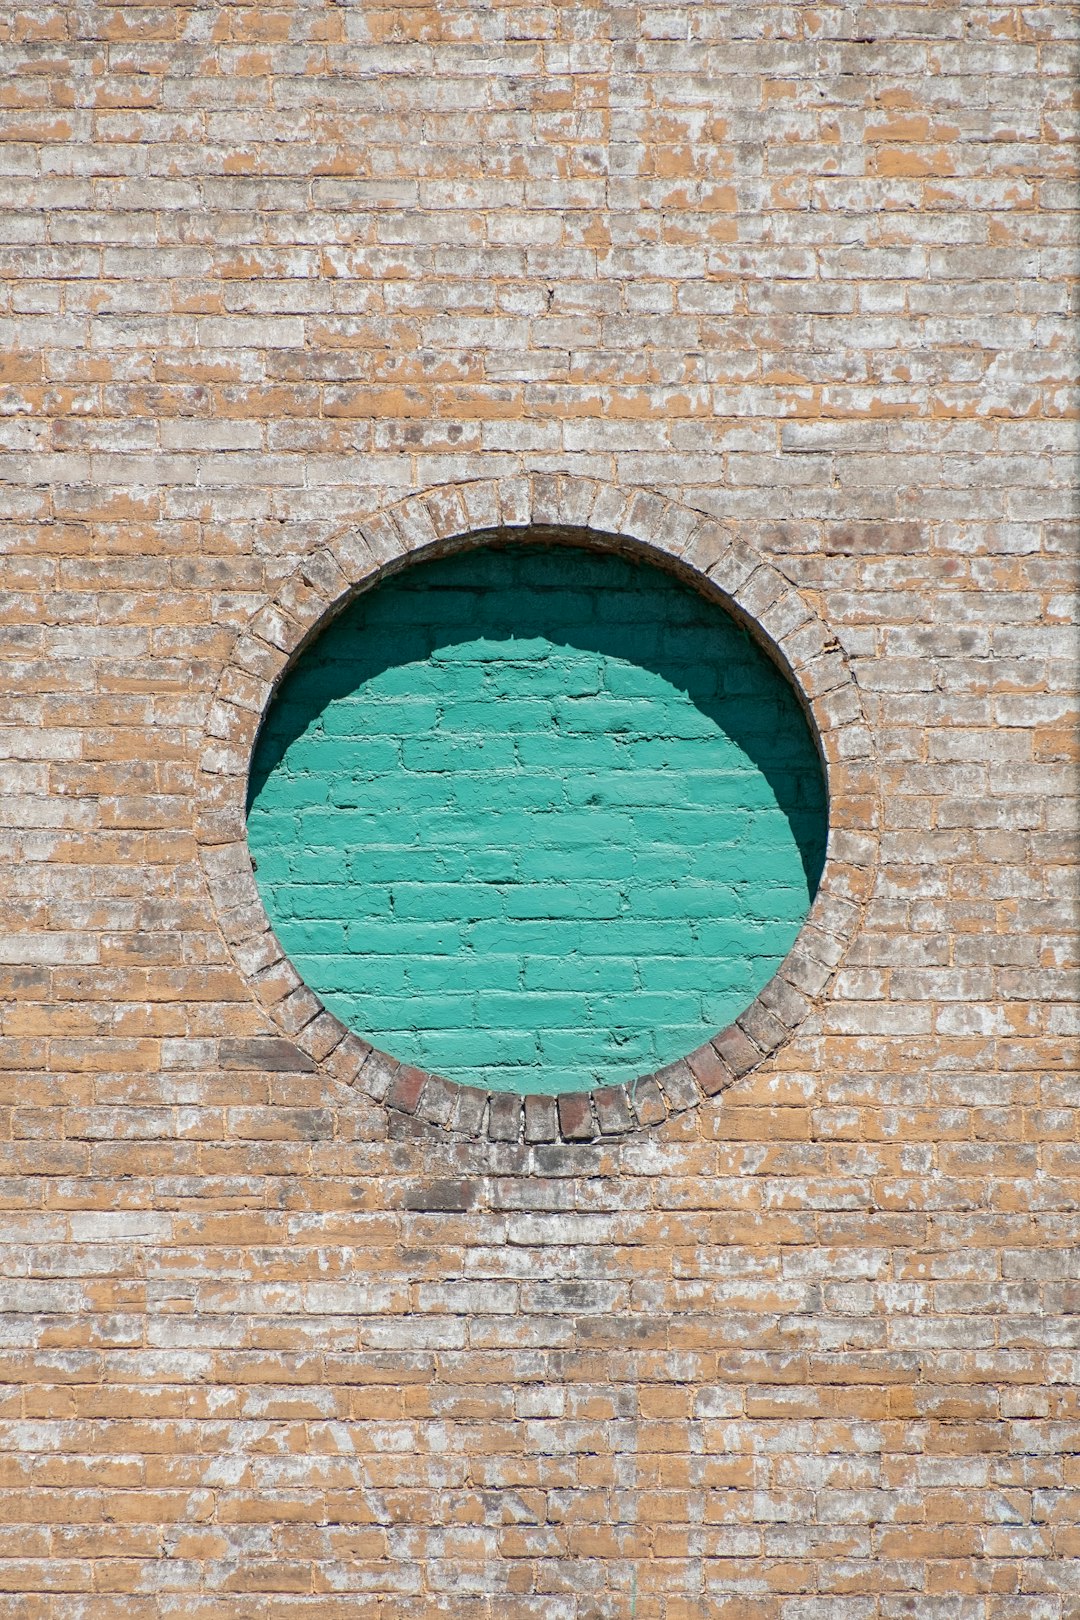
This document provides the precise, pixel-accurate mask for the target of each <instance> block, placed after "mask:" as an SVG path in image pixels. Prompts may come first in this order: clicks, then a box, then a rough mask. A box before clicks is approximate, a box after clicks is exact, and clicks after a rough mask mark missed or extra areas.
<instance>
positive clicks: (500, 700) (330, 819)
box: [247, 539, 828, 1097]
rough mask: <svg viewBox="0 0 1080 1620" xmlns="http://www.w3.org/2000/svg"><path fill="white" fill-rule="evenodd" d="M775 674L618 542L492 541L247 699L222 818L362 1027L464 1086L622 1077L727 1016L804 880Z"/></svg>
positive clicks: (820, 849) (780, 683)
mask: <svg viewBox="0 0 1080 1620" xmlns="http://www.w3.org/2000/svg"><path fill="white" fill-rule="evenodd" d="M827 822H828V816H827V800H826V789H825V779H824V774H823V770H822V765H821V760H820V758H819V753H818V748H817V744H816V742H815V740H814V737H813V735H812V733H811V730H810V726H809V724H808V722H807V719H806V717H805V715H804V712H803V708H802V706H801V705H800V701H799V699H798V697H797V696H796V693H795V690H794V688H793V687H792V685H791V684H790V683H789V681H788V679H787V678H786V676H785V675H783V674H782V673H781V672H780V670H779V669H778V668H777V666H776V664H774V663H773V661H772V660H771V659H770V658H769V657H768V656H767V655H766V653H765V652H764V651H763V650H762V649H761V647H760V646H759V645H758V643H757V642H756V641H755V640H754V639H753V638H752V637H751V635H750V634H749V633H748V631H747V630H746V629H745V628H744V627H743V625H742V624H741V623H740V622H738V621H737V619H736V618H735V617H733V616H732V615H731V614H730V613H728V612H727V611H726V609H725V608H724V607H723V606H722V605H721V604H720V603H719V602H718V601H716V600H712V599H710V598H709V597H707V596H705V595H703V594H700V593H699V592H698V591H697V590H695V589H693V588H692V587H691V586H690V585H688V584H684V583H683V582H682V581H681V580H679V579H676V578H674V577H673V576H672V575H671V574H669V573H667V572H665V571H663V570H661V569H659V568H657V567H655V566H654V565H653V564H651V563H649V562H647V561H644V560H641V559H639V558H634V559H631V558H629V557H627V556H623V555H618V554H616V553H614V552H612V551H605V550H600V549H593V548H591V547H585V546H583V545H554V544H550V543H547V544H532V543H529V542H528V540H526V541H524V542H523V541H522V540H520V539H517V540H514V541H513V542H512V543H508V544H499V543H494V544H492V543H488V544H482V545H478V546H475V547H474V548H473V549H465V550H460V551H457V552H456V553H454V554H453V555H450V556H444V557H439V558H436V559H435V560H428V561H420V562H417V563H414V564H412V565H411V566H406V567H404V568H402V569H401V570H400V571H399V572H397V573H395V574H393V575H391V576H390V577H387V578H383V579H382V580H381V582H379V583H377V584H376V585H374V587H373V588H371V589H369V590H366V591H364V592H363V593H362V594H360V595H359V596H356V597H354V598H353V600H352V601H351V602H350V603H349V604H348V606H346V608H345V609H344V611H343V612H341V613H340V614H339V615H338V616H337V617H336V618H334V619H332V620H331V621H330V623H329V624H328V625H327V626H326V628H325V629H323V630H322V632H321V633H320V634H319V635H318V636H317V637H316V638H315V639H314V640H312V641H311V642H309V644H308V645H307V647H306V649H305V650H304V651H303V652H302V653H301V654H300V656H299V658H298V659H297V661H296V662H295V663H294V664H293V666H292V668H291V669H290V670H289V672H288V673H287V675H286V676H285V678H284V680H283V681H282V683H281V685H280V687H279V688H278V690H277V692H276V695H275V696H274V698H273V700H272V702H271V704H270V707H269V709H268V711H267V713H266V716H265V720H264V723H263V726H262V730H261V732H260V735H259V738H258V743H257V746H256V748H255V752H254V757H253V761H252V765H251V772H250V779H249V789H248V813H247V836H248V846H249V849H250V852H251V856H252V858H253V861H254V864H255V879H256V883H257V885H258V889H259V893H260V895H261V897H262V902H263V905H264V906H265V909H266V912H267V914H268V916H269V919H270V922H271V924H272V925H273V929H274V931H275V933H276V935H277V938H278V940H279V941H280V944H281V947H282V948H283V950H284V951H285V952H286V954H287V955H288V957H289V958H290V960H291V961H292V963H293V964H294V966H295V968H296V969H297V971H298V972H299V974H300V975H301V976H302V977H303V980H304V981H305V983H306V984H307V986H308V987H309V988H310V989H311V990H313V991H314V992H315V993H316V995H317V996H318V997H319V999H320V1001H321V1002H322V1003H323V1004H324V1006H325V1007H326V1008H327V1009H329V1011H330V1012H331V1013H333V1014H336V1016H337V1018H338V1019H339V1020H340V1021H341V1023H343V1024H344V1025H346V1026H347V1027H348V1028H349V1029H350V1030H352V1031H354V1032H355V1033H356V1034H357V1035H359V1036H361V1037H363V1039H364V1041H365V1042H369V1043H371V1045H373V1046H374V1047H376V1048H378V1049H379V1050H381V1051H383V1052H385V1053H387V1054H389V1055H390V1056H391V1057H392V1058H394V1059H397V1060H398V1061H399V1062H401V1063H403V1064H407V1065H410V1066H415V1067H416V1068H418V1069H421V1070H424V1071H430V1072H433V1073H435V1074H438V1075H442V1076H444V1077H446V1078H447V1079H449V1080H450V1081H452V1082H457V1083H458V1084H467V1085H471V1086H474V1087H478V1088H482V1089H483V1090H484V1091H485V1092H491V1093H495V1094H499V1093H506V1092H509V1093H517V1094H519V1095H529V1096H534V1097H538V1096H543V1095H544V1094H553V1093H561V1094H567V1093H578V1092H587V1091H591V1090H594V1089H595V1088H598V1087H612V1086H620V1085H623V1084H625V1083H627V1082H632V1081H634V1080H635V1079H636V1078H637V1077H639V1076H643V1075H648V1074H652V1073H654V1072H655V1071H657V1070H662V1069H663V1068H664V1067H665V1065H671V1064H673V1063H675V1062H676V1060H678V1059H681V1058H683V1057H684V1056H686V1054H688V1053H691V1052H693V1051H694V1050H695V1049H697V1048H700V1047H702V1045H703V1043H706V1042H708V1040H709V1039H710V1037H711V1036H713V1035H715V1034H716V1033H717V1032H718V1031H720V1030H723V1029H725V1028H726V1027H727V1026H730V1025H731V1024H732V1023H733V1021H734V1020H735V1018H736V1017H737V1016H738V1015H739V1014H741V1013H742V1012H743V1011H744V1010H745V1009H746V1008H747V1007H748V1005H749V1004H750V1003H751V1002H752V1001H753V1000H754V998H755V997H756V996H757V994H758V992H759V991H761V990H762V988H763V987H764V986H766V985H767V984H768V982H769V981H770V980H771V979H772V977H773V975H774V974H775V973H776V970H777V968H778V967H779V965H780V963H781V962H782V961H783V959H784V958H785V956H786V954H787V953H788V951H789V950H790V948H791V946H792V945H793V943H794V941H795V938H796V935H797V934H798V933H799V930H800V928H801V926H802V924H803V922H804V920H805V918H806V916H807V913H808V911H809V909H810V905H811V902H812V901H813V898H814V895H815V892H816V890H817V887H818V881H819V878H820V876H821V872H822V867H823V863H824V857H825V843H826V833H827Z"/></svg>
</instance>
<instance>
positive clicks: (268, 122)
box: [0, 0, 1080, 1620]
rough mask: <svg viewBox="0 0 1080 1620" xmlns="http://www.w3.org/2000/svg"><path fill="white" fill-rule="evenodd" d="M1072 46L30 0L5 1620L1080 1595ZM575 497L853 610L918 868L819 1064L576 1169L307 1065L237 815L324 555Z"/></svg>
mask: <svg viewBox="0 0 1080 1620" xmlns="http://www.w3.org/2000/svg"><path fill="white" fill-rule="evenodd" d="M1073 32H1074V19H1073V18H1072V15H1071V13H1070V11H1069V10H1068V9H1067V8H1065V7H1064V6H1032V7H1016V8H1008V7H1002V8H997V9H995V8H980V7H974V6H961V5H959V4H941V5H934V6H930V5H927V6H918V5H910V6H908V5H905V6H899V5H896V6H892V5H887V4H882V5H880V6H874V7H839V6H821V7H810V6H795V7H792V6H781V5H777V4H765V5H761V6H755V7H739V6H735V5H721V4H715V3H712V0H697V3H695V4H684V5H679V4H672V5H669V6H666V7H659V6H658V7H649V6H644V5H643V6H611V7H602V8H596V9H588V8H586V7H583V6H582V7H579V6H573V5H543V4H538V5H536V6H532V7H524V6H516V5H511V4H509V3H506V0H487V3H484V4H479V3H473V4H468V5H460V6H456V5H452V4H445V5H438V6H430V7H421V6H405V5H400V6H393V5H387V6H384V7H383V8H381V9H377V8H376V7H375V6H374V5H370V4H365V3H350V4H331V3H329V0H307V3H305V4H303V5H301V4H299V3H297V4H294V5H285V4H282V5H274V4H271V3H266V4H258V5H231V4H226V3H218V0H211V3H207V4H201V5H191V6H187V5H183V4H177V5H170V4H164V5H160V6H157V7H143V6H139V5H116V6H113V5H106V4H94V3H82V0H80V3H71V4H55V5H54V4H49V3H47V0H43V3H41V4H35V5H33V6H23V7H10V6H4V7H2V8H0V65H2V70H3V80H4V82H3V97H2V111H0V116H2V123H3V133H4V136H5V139H4V141H3V142H2V143H0V206H2V209H3V213H2V217H0V237H2V247H0V253H2V263H3V270H4V292H3V302H2V304H0V347H2V362H0V363H2V366H3V373H2V376H3V381H4V384H5V393H4V404H5V411H6V414H5V415H4V416H3V418H2V420H0V447H2V449H0V480H2V483H0V509H2V517H3V548H4V562H3V580H4V585H3V596H2V597H0V602H2V609H3V613H2V622H0V637H2V645H3V649H4V678H5V683H6V687H7V692H6V696H5V704H4V717H3V725H2V727H0V737H2V742H3V753H4V762H3V783H4V787H5V789H6V796H5V804H4V814H3V821H4V827H5V831H4V833H3V845H4V853H5V855H6V857H7V858H6V861H5V863H4V865H3V868H2V874H0V881H2V883H3V886H4V902H3V920H2V931H0V962H2V964H3V967H2V973H3V980H4V995H3V1000H2V1025H0V1030H2V1035H0V1052H2V1055H3V1059H4V1076H3V1084H4V1104H5V1107H4V1112H3V1114H2V1116H0V1125H2V1131H3V1141H2V1149H0V1154H2V1171H0V1198H2V1200H3V1205H4V1214H3V1220H2V1224H0V1239H2V1241H3V1244H4V1276H5V1279H6V1280H5V1282H4V1285H3V1304H4V1314H3V1320H2V1338H0V1365H2V1369H3V1380H4V1384H3V1397H2V1408H0V1455H2V1462H0V1470H2V1474H0V1478H2V1481H3V1487H4V1494H3V1500H2V1511H0V1520H2V1522H0V1615H2V1616H4V1617H5V1620H8V1617H11V1620H16V1617H17V1620H150V1617H153V1620H158V1617H162V1620H164V1617H166V1616H184V1617H185V1620H188V1617H192V1616H195V1617H202V1616H207V1617H209V1616H211V1615H212V1616H213V1617H214V1620H298V1617H300V1616H309V1615H314V1614H316V1613H317V1614H318V1615H319V1616H320V1620H324V1617H330V1620H345V1617H346V1616H347V1617H348V1620H375V1617H378V1620H388V1617H390V1616H393V1617H394V1620H399V1617H400V1620H414V1617H421V1616H423V1617H426V1616H431V1615H446V1616H453V1617H455V1620H496V1617H498V1620H504V1617H505V1620H526V1617H528V1620H533V1617H537V1620H539V1617H543V1620H609V1617H610V1620H615V1617H617V1620H631V1617H633V1620H900V1617H903V1616H912V1615H914V1616H918V1617H919V1620H928V1617H929V1620H1074V1617H1075V1615H1076V1613H1077V1604H1078V1602H1080V1582H1078V1577H1077V1573H1076V1571H1077V1562H1076V1554H1077V1551H1078V1546H1080V1515H1078V1511H1077V1504H1078V1499H1080V1498H1078V1494H1077V1493H1078V1491H1080V1475H1078V1470H1077V1465H1076V1453H1077V1450H1078V1444H1080V1416H1078V1414H1077V1406H1076V1397H1075V1383H1076V1378H1077V1373H1078V1371H1080V1367H1078V1359H1077V1337H1078V1335H1077V1330H1076V1326H1075V1315H1074V1314H1072V1313H1074V1312H1075V1306H1076V1298H1077V1292H1076V1290H1077V1279H1076V1253H1077V1250H1076V1246H1075V1244H1076V1235H1077V1234H1076V1225H1077V1223H1076V1216H1075V1206H1076V1197H1077V1186H1076V1178H1077V1167H1078V1163H1080V1147H1078V1142H1077V1128H1076V1124H1077V1114H1076V1104H1077V1092H1076V1081H1075V1074H1076V1063H1075V1047H1074V1046H1072V1045H1070V1038H1071V1036H1072V1034H1073V1027H1074V1026H1073V1021H1072V1020H1073V1004H1072V1003H1071V1002H1070V999H1069V998H1070V995H1071V994H1072V992H1071V989H1070V985H1069V981H1068V980H1067V978H1066V970H1067V969H1068V968H1069V967H1070V965H1071V964H1072V962H1073V959H1074V946H1073V943H1072V935H1073V928H1074V922H1075V906H1074V903H1073V900H1072V899H1071V895H1072V893H1073V890H1072V889H1071V888H1070V879H1069V875H1068V872H1067V870H1066V867H1067V863H1068V862H1069V860H1070V859H1071V858H1072V854H1073V848H1074V845H1073V841H1072V837H1071V834H1072V832H1073V830H1074V828H1075V806H1074V803H1073V801H1072V799H1071V797H1070V796H1071V795H1072V793H1073V789H1074V777H1073V774H1072V770H1071V766H1070V763H1069V760H1070V750H1071V748H1072V741H1073V737H1074V718H1075V698H1074V695H1073V694H1074V692H1075V679H1074V666H1073V655H1074V649H1075V641H1074V631H1073V630H1072V629H1071V628H1070V618H1071V614H1072V609H1073V604H1074V597H1073V594H1072V589H1073V573H1074V561H1073V552H1072V545H1073V537H1074V533H1075V531H1074V529H1073V528H1071V527H1070V520H1071V518H1072V516H1073V502H1072V496H1071V493H1070V483H1071V480H1072V478H1073V474H1074V469H1075V461H1074V457H1075V450H1076V432H1075V422H1074V420H1073V419H1071V418H1070V414H1069V413H1070V409H1071V407H1072V403H1073V401H1074V398H1075V396H1074V395H1073V394H1072V393H1071V392H1070V385H1071V378H1072V373H1073V368H1074V358H1075V355H1074V350H1075V343H1074V336H1075V334H1074V330H1073V327H1072V326H1071V325H1070V317H1069V313H1068V290H1067V283H1066V276H1067V274H1068V272H1069V269H1070V266H1071V260H1072V249H1073V243H1074V230H1075V226H1074V218H1073V216H1071V215H1070V214H1069V212H1068V210H1069V208H1070V207H1071V206H1072V202H1073V196H1074V192H1073V180H1074V175H1075V166H1074V162H1073V159H1072V155H1071V153H1072V148H1071V145H1070V144H1069V143H1070V140H1071V137H1072V135H1073V133H1074V131H1075V109H1074V97H1075V52H1074V49H1073V46H1072V43H1071V35H1072V33H1073ZM550 472H569V473H573V474H576V475H579V476H583V477H592V478H596V479H598V480H601V481H603V482H605V483H606V484H609V485H614V486H619V487H622V488H625V489H626V490H627V491H629V490H632V489H633V488H636V487H643V488H647V489H652V490H656V491H658V492H660V493H661V494H662V495H664V496H666V497H668V498H670V499H672V500H677V501H679V502H680V503H682V505H683V506H684V507H689V508H692V509H694V510H696V511H698V512H701V513H704V514H707V515H709V516H711V517H713V518H715V519H716V520H718V521H719V522H720V523H721V524H722V525H726V526H727V527H728V529H729V530H730V532H731V534H732V535H733V536H735V537H736V538H737V539H738V540H739V542H740V543H745V544H747V545H749V546H752V547H754V548H756V550H757V551H758V552H760V553H761V554H762V555H763V556H765V557H766V558H767V559H768V560H769V561H771V562H772V563H773V564H774V565H775V567H776V568H777V569H779V570H780V572H781V573H782V574H783V575H784V576H786V578H787V579H788V580H789V581H791V583H792V584H793V586H794V587H795V588H796V589H797V591H798V592H799V593H801V596H802V598H803V599H804V600H805V601H806V602H807V603H808V604H809V606H811V607H812V608H813V609H814V610H815V611H816V612H817V613H818V614H819V615H820V617H821V619H822V620H823V621H824V622H825V624H826V625H827V626H828V627H829V629H830V631H831V633H832V634H833V635H834V636H835V637H836V639H837V642H838V643H839V646H840V648H841V649H842V650H843V652H844V654H845V655H846V656H847V658H848V659H849V660H850V663H851V667H852V669H853V671H854V675H855V678H856V680H857V682H858V685H859V688H860V692H861V697H862V703H863V707H864V709H865V712H866V717H867V720H868V722H869V725H870V727H871V730H872V732H873V736H874V741H875V746H876V751H877V757H878V760H879V764H880V799H879V805H880V811H879V815H880V823H881V824H880V833H881V864H880V869H879V875H878V880H877V885H876V889H875V892H874V894H873V897H872V899H871V902H870V904H869V907H868V910H867V912H866V915H865V917H864V919H863V921H862V924H861V927H860V928H859V930H858V932H857V934H856V937H855V938H854V939H853V941H852V943H851V945H850V948H849V950H848V953H847V956H846V958H845V960H844V962H843V963H842V965H841V968H840V971H839V973H838V975H837V976H836V978H835V979H834V980H833V981H832V984H831V986H830V987H829V989H828V991H827V993H826V994H825V995H824V996H823V997H822V998H821V1001H820V1004H819V1006H818V1007H817V1008H816V1010H815V1012H814V1013H813V1014H812V1016H811V1017H810V1019H808V1020H807V1021H806V1022H805V1023H804V1024H803V1025H802V1026H801V1027H800V1029H799V1030H798V1032H797V1034H796V1036H795V1038H794V1039H793V1040H792V1041H791V1042H789V1043H788V1045H786V1046H785V1047H784V1048H783V1049H782V1050H781V1051H780V1052H779V1053H778V1055H777V1056H776V1057H775V1058H774V1059H772V1060H771V1061H769V1062H767V1063H765V1064H763V1065H761V1066H760V1067H759V1068H758V1069H757V1070H756V1071H755V1072H754V1073H753V1074H752V1075H750V1076H749V1077H748V1078H746V1079H744V1080H742V1081H740V1082H739V1083H737V1084H736V1085H734V1086H731V1087H729V1088H728V1089H727V1090H726V1091H725V1092H724V1093H723V1094H722V1096H720V1097H718V1098H717V1099H715V1100H714V1101H712V1102H706V1103H703V1105H702V1106H701V1107H699V1108H698V1109H696V1110H694V1111H691V1112H687V1113H685V1114H682V1115H680V1116H679V1117H678V1118H675V1119H671V1120H668V1121H667V1122H666V1123H664V1124H662V1125H659V1126H657V1127H655V1128H653V1129H651V1130H640V1131H637V1132H633V1133H631V1134H629V1135H627V1136H625V1137H624V1138H620V1139H618V1140H613V1141H611V1142H605V1141H599V1142H593V1143H581V1144H571V1145H562V1146H555V1145H552V1146H548V1147H535V1148H533V1147H526V1146H519V1145H513V1144H497V1143H491V1142H466V1141H463V1140H461V1139H460V1138H455V1137H454V1136H453V1135H451V1134H450V1133H448V1132H445V1131H442V1130H440V1129H438V1128H436V1127H432V1126H429V1125H427V1124H425V1123H424V1122H422V1121H419V1120H416V1119H411V1118H407V1117H406V1116H404V1115H401V1114H395V1113H393V1112H388V1111H387V1110H386V1109H385V1108H384V1107H383V1106H382V1105H381V1104H379V1103H377V1102H375V1101H373V1100H371V1099H370V1098H366V1097H359V1096H357V1095H356V1094H355V1093H354V1092H351V1091H348V1090H347V1089H346V1088H344V1087H343V1086H341V1085H339V1084H338V1083H337V1082H336V1081H335V1080H334V1079H333V1078H332V1076H331V1075H329V1074H328V1073H327V1072H325V1069H324V1068H322V1067H320V1066H319V1064H318V1062H317V1061H316V1060H311V1059H304V1060H303V1061H301V1059H300V1057H299V1055H297V1056H296V1057H295V1060H293V1059H290V1057H289V1051H288V1046H287V1043H284V1042H283V1041H282V1040H280V1039H279V1038H278V1037H276V1036H275V1035H274V1026H273V1025H272V1024H271V1023H270V1022H269V1021H268V1019H267V1016H266V1014H265V1013H264V1012H263V1010H262V1008H261V1006H260V1004H259V1003H258V1002H257V1000H256V998H255V996H254V994H253V991H252V987H251V984H250V982H249V977H248V976H247V975H246V974H245V973H244V972H243V971H242V970H241V969H240V968H239V967H238V966H237V965H236V963H235V961H234V959H233V956H232V954H231V952H230V949H229V947H228V944H227V942H226V940H225V938H224V937H223V932H222V927H221V924H220V920H219V914H218V911H217V909H216V908H215V906H214V905H213V904H212V903H211V900H210V895H209V891H208V888H207V886H206V882H205V879H204V876H203V869H202V867H201V866H200V863H199V861H198V859H197V852H196V844H195V819H194V818H195V811H194V802H195V783H196V775H197V769H198V762H199V760H200V758H201V757H202V752H203V747H204V741H205V735H206V730H207V727H208V726H209V725H210V724H211V720H212V699H213V695H214V693H215V691H216V689H217V686H218V681H219V678H220V677H221V675H222V671H223V670H224V669H225V667H226V664H227V661H228V659H229V657H230V653H231V649H232V647H233V643H234V638H235V636H236V634H237V631H238V630H239V629H241V627H243V626H244V625H246V624H247V622H248V621H249V619H250V618H251V616H252V615H253V614H255V613H257V612H258V611H259V610H260V609H261V608H263V606H264V605H265V604H266V603H267V602H268V601H269V600H270V599H271V598H272V597H274V595H275V593H276V592H277V591H278V588H279V585H280V584H281V582H282V581H285V580H287V579H290V578H293V577H295V575H296V572H297V568H298V565H299V564H300V563H301V561H302V560H303V559H305V558H307V557H309V556H313V555H314V554H315V553H316V552H317V551H318V549H319V548H320V547H321V546H323V545H324V544H325V543H326V542H327V541H329V540H331V539H332V538H333V537H335V536H337V535H340V534H341V533H343V532H345V531H347V530H348V529H349V528H350V526H351V525H353V524H354V523H355V522H357V521H358V520H360V519H361V518H363V517H364V516H365V515H367V514H370V513H372V512H375V511H378V510H379V509H381V508H382V507H384V506H385V505H386V504H387V503H389V502H391V501H394V500H396V499H398V498H399V497H401V496H403V495H408V494H411V493H413V492H415V491H422V490H424V489H427V488H429V487H431V486H433V485H436V484H441V485H442V484H453V483H465V482H466V481H469V480H474V479H486V478H494V477H506V476H511V475H515V474H543V473H550ZM290 1063H291V1064H292V1066H291V1067H290ZM282 1065H284V1066H282Z"/></svg>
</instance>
